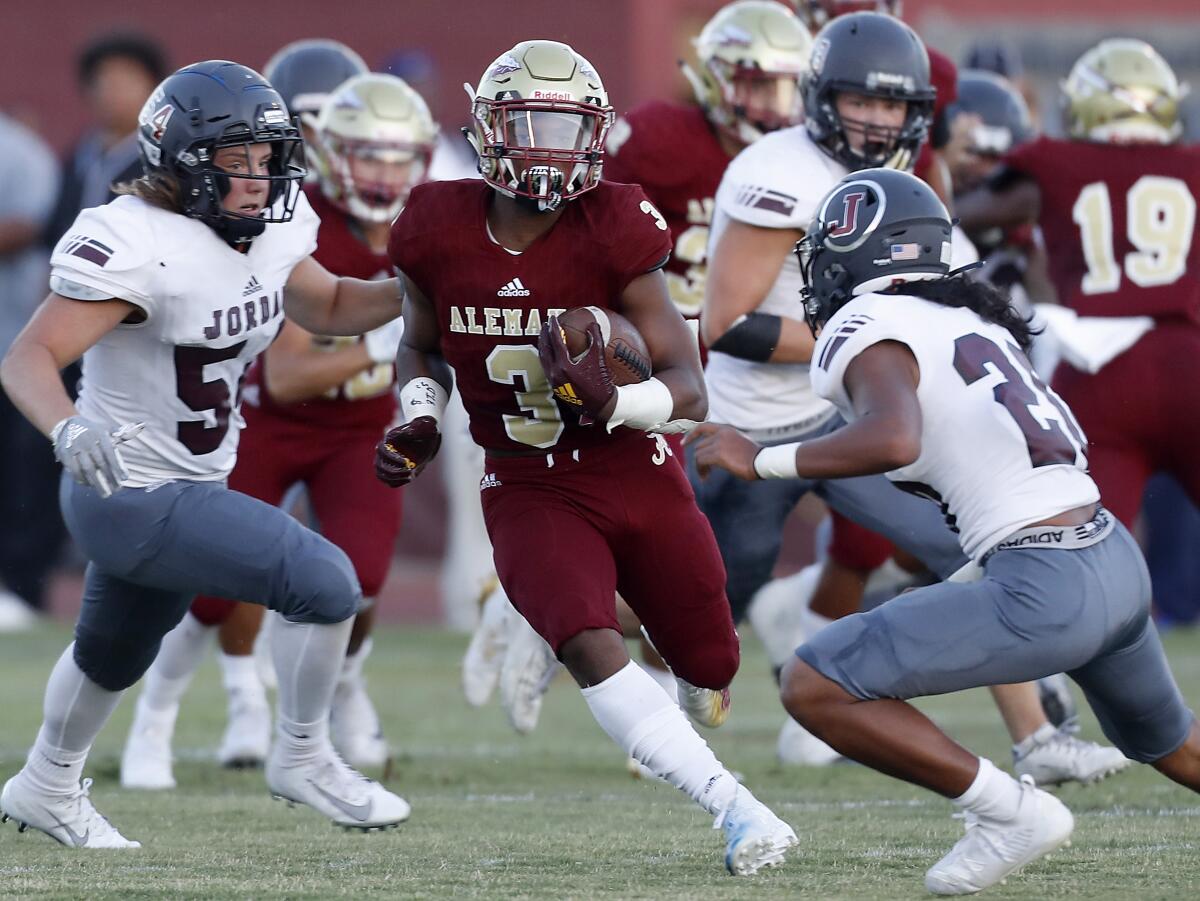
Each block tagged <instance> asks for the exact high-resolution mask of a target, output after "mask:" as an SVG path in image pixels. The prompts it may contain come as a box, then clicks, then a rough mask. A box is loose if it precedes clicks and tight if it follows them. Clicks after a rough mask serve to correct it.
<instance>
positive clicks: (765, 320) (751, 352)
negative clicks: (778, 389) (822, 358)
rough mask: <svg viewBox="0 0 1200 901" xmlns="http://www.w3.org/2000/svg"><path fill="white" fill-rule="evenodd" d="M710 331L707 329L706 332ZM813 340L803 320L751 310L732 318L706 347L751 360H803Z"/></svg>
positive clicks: (807, 356)
mask: <svg viewBox="0 0 1200 901" xmlns="http://www.w3.org/2000/svg"><path fill="white" fill-rule="evenodd" d="M710 325H711V322H710ZM712 333H713V330H712V329H711V328H709V330H708V332H707V334H712ZM815 343H816V340H815V339H814V338H813V335H812V330H811V329H810V328H809V327H808V325H807V323H804V322H801V321H800V320H799V319H793V318H791V317H790V316H776V315H774V314H771V313H758V312H754V313H749V314H747V315H745V316H739V317H738V318H737V319H735V320H734V321H733V322H732V323H730V326H729V328H728V329H726V330H725V331H724V332H721V333H720V334H718V335H717V336H716V338H715V340H713V341H711V342H710V343H709V345H708V347H709V350H712V351H716V352H717V353H723V354H728V355H729V356H731V357H737V358H738V359H741V360H750V361H751V362H755V363H807V362H808V361H809V360H810V359H812V350H813V345H814V344H815Z"/></svg>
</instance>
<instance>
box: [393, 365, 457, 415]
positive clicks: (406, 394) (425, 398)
mask: <svg viewBox="0 0 1200 901" xmlns="http://www.w3.org/2000/svg"><path fill="white" fill-rule="evenodd" d="M449 400H450V396H449V395H448V394H447V393H446V389H445V388H443V387H442V386H441V385H440V384H438V383H437V382H436V381H434V380H433V379H431V378H426V377H425V376H421V377H419V378H415V379H413V380H412V381H411V382H409V383H408V384H407V385H405V386H404V387H403V388H401V389H400V415H401V416H403V417H404V421H405V422H412V421H413V420H414V419H416V418H418V417H420V416H432V417H433V418H434V419H435V420H436V421H437V422H438V423H439V424H440V423H441V421H442V412H443V411H444V410H445V409H446V403H447V402H448V401H449Z"/></svg>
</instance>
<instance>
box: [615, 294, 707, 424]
mask: <svg viewBox="0 0 1200 901" xmlns="http://www.w3.org/2000/svg"><path fill="white" fill-rule="evenodd" d="M621 311H622V313H623V314H624V315H625V318H627V319H628V320H629V321H630V322H631V323H633V326H634V328H636V329H637V330H638V332H639V333H640V334H641V336H642V338H643V339H644V340H645V342H646V348H647V349H648V350H649V351H650V361H651V363H652V364H653V367H654V375H653V377H652V378H651V379H650V380H649V381H647V382H642V383H641V384H638V385H626V386H623V387H620V388H618V389H617V390H616V391H615V392H614V394H613V400H612V406H611V407H610V409H607V410H603V411H601V418H602V419H606V420H608V422H609V423H610V425H611V426H616V425H621V424H624V425H628V426H631V427H633V428H652V427H653V426H654V425H658V424H660V423H665V422H667V421H670V420H694V421H697V422H699V421H701V420H703V419H704V417H705V416H707V415H708V392H707V390H706V389H705V387H704V370H703V369H702V368H701V366H700V347H699V345H698V344H697V343H696V336H695V334H694V333H693V332H692V330H691V328H689V326H688V324H687V322H686V320H684V318H683V316H682V315H681V314H680V312H679V308H678V307H676V306H675V304H674V303H672V302H671V296H670V294H669V293H668V291H667V280H666V277H665V276H664V275H663V273H662V271H661V270H655V271H654V272H647V273H646V274H644V275H640V276H638V277H637V278H635V279H634V280H633V281H631V282H630V283H629V284H628V285H627V286H626V287H625V291H624V292H623V293H622V294H621ZM668 393H669V398H670V400H669V403H670V406H669V408H668V406H667V403H668V400H667V399H668ZM651 395H654V396H653V397H651ZM647 400H649V401H650V402H652V403H654V404H657V407H656V409H654V410H651V409H650V406H649V403H645V401H647ZM643 408H644V409H643ZM651 420H653V422H651Z"/></svg>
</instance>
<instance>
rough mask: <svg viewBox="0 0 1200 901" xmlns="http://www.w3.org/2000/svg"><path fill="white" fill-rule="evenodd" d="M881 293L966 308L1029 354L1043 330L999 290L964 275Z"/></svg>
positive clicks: (898, 286) (901, 286)
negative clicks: (1012, 339) (1002, 329)
mask: <svg viewBox="0 0 1200 901" xmlns="http://www.w3.org/2000/svg"><path fill="white" fill-rule="evenodd" d="M881 293H894V294H907V295H909V296H912V297H921V298H923V299H925V300H929V301H933V302H934V303H938V304H941V305H942V306H944V307H965V308H966V309H968V310H970V311H971V312H973V313H975V314H976V315H977V316H978V317H979V318H980V319H983V320H985V321H987V322H994V323H995V324H996V325H999V326H1003V327H1004V328H1006V329H1008V332H1009V334H1011V335H1012V336H1013V338H1014V339H1015V340H1016V342H1017V344H1019V345H1020V347H1021V350H1023V351H1025V352H1026V353H1028V352H1029V348H1030V347H1031V346H1032V344H1033V339H1034V336H1035V335H1038V334H1040V333H1041V329H1035V328H1033V327H1032V326H1031V325H1030V323H1031V322H1032V319H1027V318H1026V317H1025V316H1024V315H1022V314H1021V311H1020V310H1018V309H1017V308H1016V307H1014V306H1013V305H1012V303H1011V302H1010V301H1009V299H1008V298H1007V297H1005V296H1004V295H1003V294H1002V293H1001V292H1000V291H999V290H998V289H996V288H995V287H994V286H992V285H990V284H988V283H987V282H985V281H983V280H982V279H976V278H971V277H970V276H969V275H968V274H966V273H965V272H960V273H959V274H957V275H952V276H950V277H949V278H937V279H932V280H930V281H922V282H906V283H904V284H901V285H896V286H895V287H894V288H888V289H887V290H886V291H884V292H881Z"/></svg>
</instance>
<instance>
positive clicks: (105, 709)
mask: <svg viewBox="0 0 1200 901" xmlns="http://www.w3.org/2000/svg"><path fill="white" fill-rule="evenodd" d="M122 694H124V692H120V691H108V690H106V689H104V688H101V687H100V686H99V685H97V684H96V683H95V682H93V681H92V680H91V679H89V678H88V677H87V676H86V675H84V673H83V670H81V669H80V668H79V665H78V664H77V663H75V643H74V642H72V643H71V644H70V645H69V646H68V647H67V649H66V650H65V651H63V654H62V656H61V657H59V658H58V663H56V664H54V669H53V670H52V671H51V673H50V679H49V681H48V682H47V683H46V696H45V700H44V702H43V708H42V709H43V717H44V719H43V722H42V728H41V729H40V730H39V731H38V736H37V740H36V741H35V742H34V744H33V748H32V749H31V750H30V752H29V758H28V762H27V763H26V770H27V771H28V773H29V775H30V778H31V779H32V780H33V782H34V784H35V785H37V786H38V787H40V788H42V789H45V790H46V791H52V792H64V793H65V792H71V791H75V790H76V789H78V787H79V779H80V776H82V774H83V762H84V760H86V759H87V754H88V750H89V749H90V748H91V747H92V742H94V741H95V740H96V736H97V735H99V734H100V730H101V729H102V728H103V727H104V724H105V723H106V722H108V718H109V717H110V716H112V712H113V711H114V710H116V708H117V703H118V702H119V701H120V700H121V695H122Z"/></svg>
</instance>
